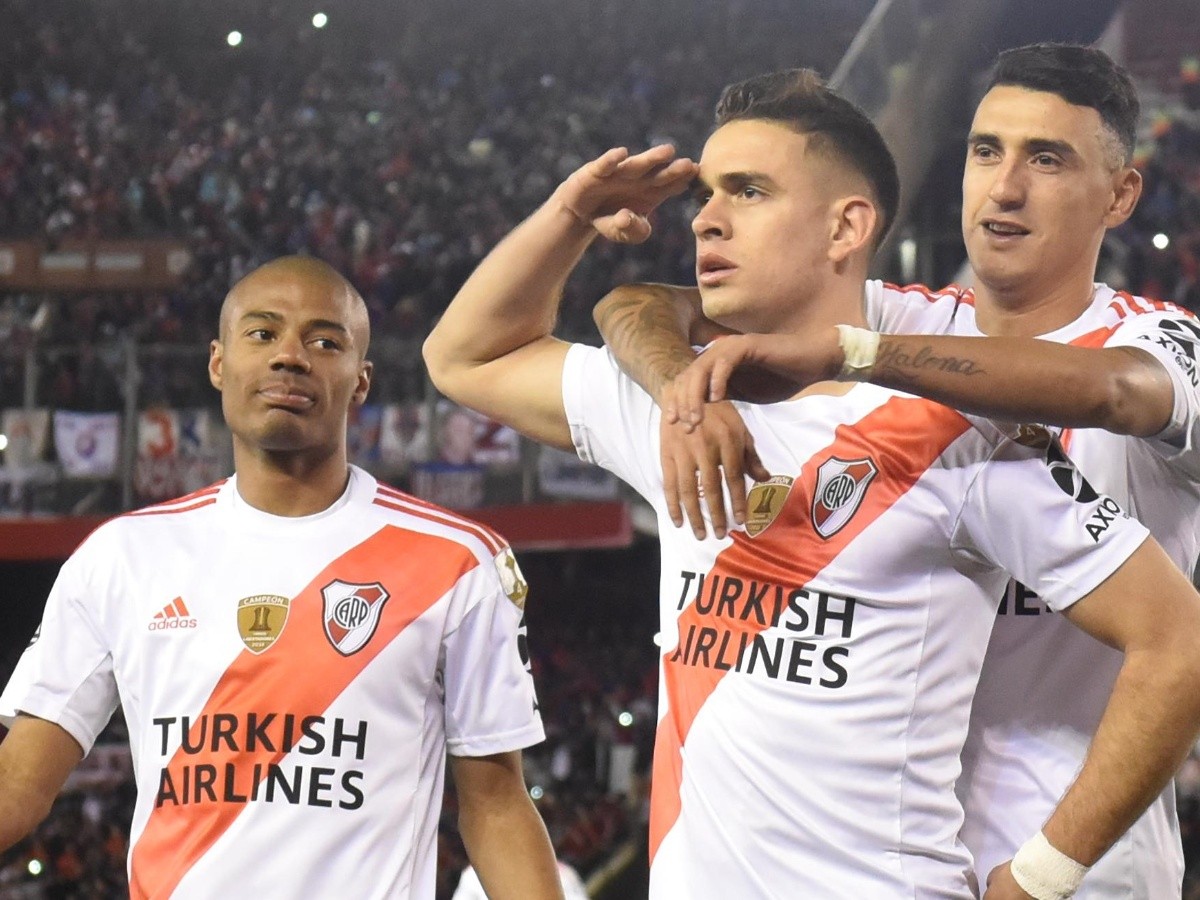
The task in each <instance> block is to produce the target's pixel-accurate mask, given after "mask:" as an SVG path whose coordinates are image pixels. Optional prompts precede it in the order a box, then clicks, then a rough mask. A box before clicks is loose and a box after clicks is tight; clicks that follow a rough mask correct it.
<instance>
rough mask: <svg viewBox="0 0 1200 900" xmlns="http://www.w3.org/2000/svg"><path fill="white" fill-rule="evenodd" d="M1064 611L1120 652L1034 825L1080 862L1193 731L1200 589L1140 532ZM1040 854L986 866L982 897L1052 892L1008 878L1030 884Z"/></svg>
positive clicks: (1198, 713)
mask: <svg viewBox="0 0 1200 900" xmlns="http://www.w3.org/2000/svg"><path fill="white" fill-rule="evenodd" d="M1065 614H1066V616H1067V617H1068V618H1069V619H1070V620H1071V621H1072V622H1073V623H1075V624H1076V625H1078V626H1080V627H1081V628H1083V629H1084V630H1085V631H1087V632H1088V633H1089V634H1091V635H1092V636H1093V637H1095V638H1097V639H1099V640H1101V641H1104V642H1105V643H1107V644H1109V645H1111V646H1113V647H1116V648H1117V649H1120V650H1122V651H1123V652H1124V654H1125V659H1124V662H1123V664H1122V666H1121V670H1120V672H1119V674H1118V676H1117V680H1116V683H1115V684H1114V686H1113V691H1112V695H1111V697H1110V698H1109V702H1108V706H1107V708H1106V710H1105V713H1104V717H1103V719H1102V720H1101V722H1100V727H1099V728H1098V730H1097V731H1096V735H1095V737H1094V738H1093V740H1092V745H1091V748H1090V749H1089V751H1088V755H1087V759H1086V760H1085V762H1084V765H1083V768H1082V769H1081V770H1080V773H1079V775H1078V777H1077V778H1076V780H1075V782H1074V784H1072V786H1071V787H1070V789H1068V791H1067V793H1066V794H1065V795H1064V796H1063V799H1062V800H1061V802H1060V803H1059V804H1058V807H1057V808H1056V809H1055V810H1054V812H1053V814H1052V815H1051V816H1050V818H1049V819H1048V820H1047V822H1046V824H1045V826H1044V827H1043V829H1042V835H1044V838H1045V840H1046V841H1047V842H1048V843H1049V845H1050V846H1051V847H1052V848H1053V851H1052V852H1051V853H1052V854H1053V852H1057V853H1059V854H1062V855H1063V856H1065V857H1067V858H1068V860H1067V861H1068V862H1070V861H1075V862H1076V863H1079V864H1081V866H1084V867H1086V866H1091V865H1092V864H1093V863H1095V862H1096V860H1098V859H1099V858H1100V857H1101V856H1102V855H1103V854H1104V852H1105V851H1106V850H1108V848H1109V847H1110V846H1112V844H1113V843H1114V842H1115V841H1116V840H1117V838H1119V837H1120V836H1121V835H1122V834H1124V833H1125V831H1126V830H1127V829H1128V828H1129V826H1130V825H1132V824H1133V822H1134V821H1135V820H1136V819H1137V818H1138V816H1140V815H1141V814H1142V812H1143V811H1144V810H1145V809H1146V807H1147V806H1148V805H1149V804H1150V802H1151V801H1152V800H1153V799H1154V797H1156V796H1158V794H1159V793H1160V792H1161V791H1162V790H1163V788H1165V787H1166V785H1167V782H1169V781H1170V779H1171V776H1172V775H1174V773H1175V771H1176V770H1177V769H1178V768H1179V766H1180V765H1181V764H1182V762H1183V760H1184V759H1185V758H1186V756H1187V754H1188V750H1189V749H1190V748H1191V746H1192V745H1193V744H1194V743H1195V740H1196V736H1197V733H1200V596H1198V595H1197V594H1196V591H1195V590H1194V589H1193V588H1192V586H1191V585H1190V584H1189V583H1188V581H1187V579H1186V578H1185V577H1184V576H1183V575H1182V574H1181V573H1180V572H1179V571H1178V569H1176V568H1175V566H1174V565H1173V564H1172V563H1171V561H1170V559H1169V558H1168V557H1167V555H1166V553H1164V552H1163V551H1162V549H1161V548H1159V546H1158V545H1157V544H1156V543H1155V542H1154V541H1152V540H1147V541H1146V542H1145V543H1144V544H1143V545H1142V546H1141V547H1140V548H1138V550H1136V551H1135V552H1134V553H1133V555H1132V556H1130V557H1129V559H1128V560H1127V561H1126V562H1125V564H1124V565H1123V566H1121V568H1120V569H1118V570H1117V571H1116V572H1114V573H1113V574H1112V575H1111V576H1110V577H1109V578H1108V579H1106V580H1105V581H1104V582H1103V583H1101V585H1100V586H1099V587H1097V588H1096V589H1095V590H1094V591H1092V592H1091V593H1090V594H1088V595H1087V596H1086V597H1084V598H1083V599H1081V600H1079V601H1078V602H1077V603H1075V604H1074V605H1073V606H1071V607H1069V608H1068V609H1067V610H1066V613H1065ZM1063 689H1064V690H1070V685H1064V686H1063ZM1045 858H1046V851H1045V848H1044V847H1042V849H1041V850H1040V851H1038V850H1033V849H1031V847H1030V845H1028V844H1027V845H1026V847H1023V848H1022V849H1021V850H1020V851H1019V852H1018V853H1017V856H1016V857H1015V859H1014V861H1013V862H1012V863H1011V864H1010V863H1005V864H1004V865H1002V866H999V867H997V868H996V869H995V870H994V871H993V872H992V874H991V876H990V877H989V888H988V891H987V893H986V894H985V900H1008V898H1024V897H1026V896H1035V897H1040V896H1058V895H1054V894H1049V893H1042V892H1035V891H1034V890H1029V891H1028V894H1026V893H1024V892H1022V891H1021V890H1020V888H1018V886H1017V884H1018V882H1017V881H1016V880H1014V870H1016V872H1017V876H1018V878H1019V879H1020V881H1021V882H1023V883H1024V884H1025V886H1026V888H1030V887H1032V886H1033V885H1034V884H1036V883H1037V880H1038V877H1037V876H1038V874H1039V873H1041V872H1044V871H1045V868H1044V864H1043V863H1042V862H1041V860H1044V859H1045ZM1060 862H1061V860H1060ZM1010 866H1011V868H1010Z"/></svg>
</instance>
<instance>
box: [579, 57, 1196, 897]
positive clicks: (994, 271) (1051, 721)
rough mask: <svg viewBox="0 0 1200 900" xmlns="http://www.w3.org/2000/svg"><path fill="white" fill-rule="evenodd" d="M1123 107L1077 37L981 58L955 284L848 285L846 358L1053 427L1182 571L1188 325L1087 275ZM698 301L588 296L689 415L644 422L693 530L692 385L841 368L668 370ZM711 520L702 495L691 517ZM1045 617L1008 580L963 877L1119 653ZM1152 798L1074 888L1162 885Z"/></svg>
mask: <svg viewBox="0 0 1200 900" xmlns="http://www.w3.org/2000/svg"><path fill="white" fill-rule="evenodd" d="M1137 119H1138V102H1137V96H1136V93H1135V90H1134V87H1133V84H1132V83H1131V82H1130V80H1129V78H1128V76H1127V75H1126V74H1125V73H1124V72H1123V71H1122V70H1121V69H1120V68H1119V67H1118V66H1116V65H1115V64H1114V63H1113V62H1112V60H1111V59H1109V58H1108V57H1107V56H1106V55H1105V54H1104V53H1102V52H1101V51H1099V50H1095V49H1091V48H1085V47H1076V46H1069V45H1065V46H1064V45H1032V46H1028V47H1021V48H1017V49H1014V50H1009V51H1006V52H1005V53H1003V54H1001V56H1000V58H999V60H998V62H997V64H996V67H995V69H994V71H993V74H992V77H991V80H990V84H989V89H988V90H987V92H986V95H985V96H984V97H983V99H982V101H981V102H980V104H979V107H978V109H977V111H976V113H975V118H974V122H973V124H972V127H971V132H970V136H969V138H968V146H967V161H966V169H965V174H964V180H963V218H962V228H963V238H964V242H965V244H966V248H967V253H968V256H969V258H970V263H971V267H972V269H973V271H974V275H975V279H974V281H975V286H974V288H973V289H963V288H960V287H958V286H954V285H952V286H950V287H948V288H945V289H943V290H940V291H929V290H927V289H925V288H923V287H920V286H911V287H895V286H893V285H885V284H882V283H880V282H873V281H872V282H867V284H866V291H865V297H866V309H867V312H866V318H867V320H868V322H870V324H871V326H872V327H873V328H876V329H881V330H883V331H885V332H892V333H889V334H883V335H882V336H881V337H880V338H879V339H878V350H877V352H876V355H875V358H874V361H873V363H872V364H871V365H870V366H869V368H866V369H860V370H859V371H857V372H854V373H850V375H851V377H854V378H858V379H862V380H869V381H871V382H872V383H875V384H879V385H884V386H889V387H893V388H898V389H902V390H905V391H909V392H912V393H915V394H919V395H921V396H925V397H930V398H933V399H937V400H941V401H943V402H946V403H948V404H950V405H952V406H955V407H957V408H959V409H963V410H967V411H969V412H972V413H976V414H981V415H989V416H996V417H999V418H1003V419H1006V420H1009V421H1018V422H1029V423H1033V422H1039V423H1046V424H1052V425H1057V426H1066V429H1067V430H1065V431H1063V432H1062V440H1063V443H1064V444H1065V446H1066V447H1067V449H1068V450H1069V451H1070V454H1071V457H1072V459H1073V460H1074V461H1075V462H1076V463H1078V465H1079V467H1080V469H1081V470H1082V471H1083V473H1084V474H1085V475H1086V476H1087V478H1088V480H1089V481H1090V482H1091V484H1092V485H1093V487H1095V488H1096V489H1097V490H1099V491H1101V492H1103V493H1105V494H1108V495H1109V496H1111V497H1113V498H1114V499H1115V500H1117V501H1118V502H1119V503H1120V504H1121V505H1122V506H1123V507H1124V508H1125V509H1127V510H1129V511H1130V512H1131V513H1132V514H1133V515H1135V516H1136V517H1137V518H1138V519H1140V520H1141V521H1142V523H1143V524H1145V525H1146V526H1147V528H1148V529H1149V530H1150V532H1151V533H1152V534H1153V535H1154V536H1155V538H1156V539H1157V540H1158V541H1159V543H1160V544H1162V546H1163V547H1164V549H1165V550H1166V551H1167V553H1168V555H1169V556H1170V557H1171V559H1172V560H1173V561H1174V562H1175V564H1176V565H1177V566H1178V567H1179V568H1180V569H1181V570H1182V571H1183V572H1184V573H1185V574H1191V573H1192V572H1193V571H1194V569H1195V567H1196V562H1197V556H1198V554H1200V390H1198V389H1197V384H1198V383H1200V373H1198V372H1197V356H1198V351H1200V322H1197V320H1196V318H1195V317H1194V316H1192V315H1191V314H1190V313H1188V312H1186V311H1184V310H1181V309H1179V308H1178V307H1175V306H1173V305H1172V304H1169V303H1161V302H1158V301H1154V300H1148V299H1145V298H1142V297H1135V296H1131V295H1129V294H1127V293H1123V292H1118V291H1114V290H1113V289H1111V288H1109V287H1107V286H1106V285H1103V284H1095V283H1093V278H1094V275H1095V271H1096V265H1097V260H1098V256H1099V252H1100V245H1101V242H1102V240H1103V237H1104V232H1105V230H1106V229H1108V228H1112V227H1115V226H1117V225H1119V224H1121V223H1122V222H1124V221H1125V220H1126V219H1127V218H1128V216H1129V215H1130V213H1131V212H1132V210H1133V208H1134V205H1135V204H1136V202H1137V200H1138V196H1139V193H1140V189H1141V179H1140V176H1139V175H1138V173H1137V171H1136V170H1135V169H1133V168H1132V167H1131V164H1130V160H1131V157H1132V152H1133V144H1134V137H1135V130H1136V125H1137ZM698 306H699V297H698V295H696V294H695V293H694V292H686V291H683V290H680V289H667V288H664V287H661V286H656V287H650V286H646V287H641V288H636V287H631V288H627V289H620V290H619V291H617V292H614V294H613V295H610V298H608V299H606V300H605V301H602V302H601V304H599V305H598V306H597V309H596V319H597V323H598V325H599V326H600V328H601V332H602V333H603V334H604V335H605V337H606V339H607V340H608V341H609V343H610V346H612V347H613V351H614V353H615V354H616V355H617V357H618V358H619V359H620V360H621V361H622V365H626V366H628V367H629V369H630V371H631V372H632V373H633V374H635V375H636V377H638V379H639V380H640V381H642V382H643V383H646V384H648V385H652V386H657V387H658V389H659V392H660V393H659V396H660V397H661V399H662V401H663V403H664V404H665V405H667V406H671V407H675V408H678V409H679V411H680V412H681V414H682V416H683V418H684V420H685V421H686V423H688V424H689V425H694V424H698V423H699V422H700V420H701V419H706V418H708V417H709V416H711V418H712V421H711V422H708V423H707V424H706V425H702V426H701V428H700V429H698V430H697V431H696V432H695V433H694V434H692V435H684V434H683V432H682V430H680V429H675V428H672V427H668V428H665V429H664V431H663V447H664V452H663V455H664V460H666V461H667V465H668V466H669V467H670V468H671V470H672V471H673V472H675V471H677V472H678V477H677V478H669V479H668V480H667V485H668V487H672V488H676V489H677V490H678V491H679V492H680V493H682V494H687V493H688V492H689V491H690V496H686V497H685V499H684V501H683V503H682V506H683V508H684V509H686V510H687V512H688V518H689V519H690V520H691V521H692V522H693V523H694V524H697V525H699V527H704V525H703V522H702V517H701V510H700V503H699V498H698V497H697V496H696V494H695V485H696V478H695V470H696V466H695V465H694V464H693V461H695V460H701V461H703V460H711V462H710V463H709V464H708V465H707V471H706V472H705V474H704V475H703V476H702V479H701V481H702V483H704V484H705V485H706V488H708V490H707V493H708V496H709V497H710V498H713V499H719V498H720V495H721V491H720V485H721V484H722V483H723V481H724V482H727V483H732V484H733V485H735V486H736V487H737V488H739V489H740V488H741V474H740V469H741V466H740V464H739V455H740V453H741V451H742V448H743V447H744V443H742V442H743V441H744V440H745V438H744V436H743V435H744V434H745V432H744V429H742V427H741V426H740V425H739V424H738V421H737V419H736V413H735V412H733V410H732V408H731V407H729V405H728V404H716V405H713V404H708V405H705V402H704V401H706V400H707V399H708V398H709V397H710V396H713V393H712V389H713V388H714V387H715V388H716V395H717V396H719V395H721V394H722V393H723V391H724V383H725V379H726V375H727V374H728V373H729V372H731V371H732V370H733V369H734V368H736V367H739V366H742V365H746V364H758V365H765V366H767V367H769V368H770V369H772V370H773V371H774V372H776V373H777V374H780V375H783V376H786V378H787V379H788V380H789V382H790V383H791V384H792V387H793V388H794V389H798V388H799V387H803V386H804V385H806V384H808V383H810V382H813V381H818V380H821V379H825V378H834V377H842V376H841V369H842V368H843V366H844V364H845V358H846V354H845V352H844V350H843V349H842V347H841V346H840V344H839V332H838V331H836V330H835V329H833V328H827V329H824V330H820V331H813V332H811V333H808V334H805V335H788V336H785V337H780V336H754V337H750V338H746V339H743V338H740V337H730V338H728V339H726V340H722V341H720V342H719V344H718V346H717V347H716V348H715V351H716V352H715V355H714V356H711V357H709V359H708V361H707V362H706V364H705V366H704V367H703V368H701V369H698V370H695V371H693V372H691V373H689V378H688V379H687V381H686V385H685V382H683V381H681V382H680V383H679V385H677V386H672V385H671V383H670V379H671V377H672V376H673V375H674V374H675V373H676V372H678V371H680V370H681V369H682V368H683V367H684V366H686V365H687V364H688V363H689V362H690V360H691V359H692V358H693V357H694V353H693V352H692V351H691V350H690V344H689V341H688V336H687V332H688V331H693V332H694V333H693V334H692V337H693V338H700V339H706V338H708V337H710V336H711V335H713V334H715V333H717V331H716V330H715V326H714V325H713V324H712V323H707V322H703V321H701V320H700V318H699V317H700V313H699V311H698ZM635 324H636V328H635V327H631V326H632V325H635ZM722 331H723V330H722ZM906 332H925V333H926V334H927V335H930V336H919V335H914V334H911V333H906ZM984 334H987V335H996V337H991V338H987V339H981V338H980V337H978V336H979V335H984ZM932 335H946V336H944V337H943V336H937V337H934V336H932ZM958 336H963V337H958ZM1034 336H1037V337H1039V338H1041V340H1040V341H1034V340H1031V338H1032V337H1034ZM862 337H863V339H865V340H869V341H873V340H874V339H873V338H872V337H871V336H869V335H866V336H862ZM1085 348H1103V349H1085ZM709 374H714V375H715V376H716V377H715V381H716V384H715V385H714V384H712V383H711V380H710V379H709V378H708V375H709ZM1102 429H1106V430H1102ZM718 461H719V462H720V463H723V464H724V465H725V470H724V471H723V472H721V471H718V470H717V468H716V464H717V462H718ZM741 493H742V496H744V490H743V491H741ZM733 494H734V497H735V499H739V498H738V491H737V490H734V491H733ZM743 502H744V501H743ZM1010 502H1013V503H1020V502H1021V499H1020V497H1019V496H1014V498H1012V500H1011V501H1010ZM718 506H719V504H718ZM676 515H677V519H676V521H677V522H679V521H682V517H681V516H680V514H679V512H678V511H677V512H676ZM741 515H743V516H744V513H743V514H741ZM723 516H724V510H723V509H717V510H716V511H715V512H714V513H712V514H711V520H712V521H713V522H714V524H719V523H721V522H722V521H723ZM1047 612H1048V610H1047V609H1046V607H1045V605H1044V604H1042V603H1041V602H1039V600H1038V598H1037V596H1036V595H1035V594H1033V592H1032V591H1030V590H1029V589H1028V588H1027V587H1024V586H1022V585H1020V584H1017V583H1012V584H1010V585H1009V587H1008V589H1007V592H1006V595H1005V597H1004V599H1003V600H1002V602H1001V606H1000V615H999V617H998V619H997V622H996V627H995V630H994V632H993V636H992V639H991V643H990V645H989V648H988V655H987V658H986V660H985V662H984V667H983V673H982V676H981V679H980V686H979V690H978V692H977V694H976V698H975V702H974V706H973V708H972V714H971V729H970V733H969V736H968V739H967V743H966V747H965V751H964V757H963V763H964V774H963V777H962V779H961V780H960V782H959V786H958V790H959V794H960V796H961V797H962V800H963V803H964V806H965V811H966V820H965V824H964V828H963V840H964V841H965V843H966V844H967V846H968V848H970V849H971V851H972V852H973V854H974V855H975V858H976V865H977V870H978V872H979V876H980V879H981V880H982V879H984V878H985V877H986V876H987V874H988V873H989V872H990V871H991V869H992V868H993V867H994V866H996V865H997V864H999V863H1001V862H1003V861H1004V860H1006V859H1008V858H1009V857H1010V856H1012V854H1013V853H1014V852H1015V851H1016V849H1017V847H1018V846H1019V845H1020V843H1021V841H1023V840H1024V839H1025V837H1026V836H1027V835H1028V833H1029V832H1030V830H1032V829H1036V828H1037V827H1039V826H1040V825H1041V823H1042V822H1043V821H1044V820H1045V818H1046V817H1047V816H1048V815H1049V813H1050V811H1051V810H1052V809H1053V807H1054V804H1055V803H1056V802H1057V801H1058V799H1059V797H1060V796H1061V795H1062V793H1063V792H1064V791H1065V790H1066V788H1067V786H1068V785H1069V784H1070V783H1071V781H1072V779H1073V778H1074V777H1075V774H1076V772H1077V771H1078V770H1079V766H1080V765H1081V763H1082V762H1083V759H1084V757H1085V754H1086V752H1087V747H1088V743H1089V741H1090V740H1091V737H1092V735H1093V734H1094V733H1095V732H1096V728H1097V726H1098V725H1099V722H1100V720H1101V715H1102V713H1103V710H1104V705H1105V702H1106V700H1107V698H1108V694H1109V691H1110V690H1111V686H1112V684H1113V681H1114V679H1115V678H1116V674H1117V671H1118V669H1119V667H1120V663H1121V657H1120V654H1119V653H1117V652H1116V651H1114V650H1112V649H1111V648H1109V647H1106V646H1104V645H1103V644H1101V643H1100V642H1098V641H1096V640H1093V639H1092V638H1090V637H1088V636H1087V635H1085V634H1083V633H1081V632H1080V631H1079V630H1078V629H1075V628H1073V627H1071V625H1070V624H1069V623H1067V622H1065V621H1063V619H1062V617H1060V616H1054V615H1047ZM1174 800H1175V798H1174V792H1173V790H1172V788H1171V787H1169V786H1168V787H1166V788H1165V789H1164V790H1163V792H1162V793H1161V795H1160V796H1159V797H1158V798H1157V799H1156V800H1155V801H1154V803H1153V804H1152V805H1151V806H1150V808H1149V809H1148V810H1147V812H1146V814H1145V815H1143V816H1142V817H1141V819H1139V821H1138V822H1137V823H1136V824H1135V825H1134V826H1133V827H1132V828H1130V830H1129V831H1128V832H1127V833H1126V834H1125V835H1124V836H1123V837H1122V838H1121V840H1120V841H1119V842H1118V843H1117V844H1116V845H1115V846H1114V847H1113V848H1112V849H1111V850H1109V851H1108V853H1106V854H1105V855H1104V857H1103V858H1102V859H1101V860H1100V861H1099V863H1097V865H1096V866H1095V867H1093V869H1092V871H1091V872H1090V873H1089V874H1088V875H1087V877H1086V878H1085V879H1084V880H1083V883H1082V885H1081V887H1080V889H1079V892H1078V895H1077V896H1079V897H1082V898H1097V900H1099V898H1103V900H1160V898H1170V897H1176V898H1178V897H1179V896H1180V893H1181V885H1182V880H1183V854H1182V848H1181V844H1180V835H1179V826H1178V820H1177V817H1176V813H1175V802H1174Z"/></svg>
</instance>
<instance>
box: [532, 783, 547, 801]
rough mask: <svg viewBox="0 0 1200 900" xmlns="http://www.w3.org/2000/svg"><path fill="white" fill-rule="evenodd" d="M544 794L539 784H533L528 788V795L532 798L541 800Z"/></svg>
mask: <svg viewBox="0 0 1200 900" xmlns="http://www.w3.org/2000/svg"><path fill="white" fill-rule="evenodd" d="M545 795H546V792H545V791H544V790H543V789H542V786H541V785H540V784H535V785H534V786H533V787H531V788H530V789H529V796H530V798H531V799H533V800H541V799H542V797H544V796H545Z"/></svg>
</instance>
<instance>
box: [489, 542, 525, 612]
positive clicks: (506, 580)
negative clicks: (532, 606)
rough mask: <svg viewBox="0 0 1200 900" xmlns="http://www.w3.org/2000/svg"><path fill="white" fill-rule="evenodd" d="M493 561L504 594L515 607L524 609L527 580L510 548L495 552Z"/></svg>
mask: <svg viewBox="0 0 1200 900" xmlns="http://www.w3.org/2000/svg"><path fill="white" fill-rule="evenodd" d="M495 562H496V573H497V574H498V575H499V576H500V586H501V587H502V588H504V595H505V596H506V597H508V599H509V600H511V601H512V602H513V605H514V606H516V607H517V609H524V608H525V598H526V596H528V594H529V582H527V581H526V580H525V576H524V575H522V574H521V567H520V566H519V565H517V558H516V557H515V556H514V555H513V552H512V549H511V548H509V547H505V548H504V549H503V550H501V551H500V552H499V553H497V554H496V560H495Z"/></svg>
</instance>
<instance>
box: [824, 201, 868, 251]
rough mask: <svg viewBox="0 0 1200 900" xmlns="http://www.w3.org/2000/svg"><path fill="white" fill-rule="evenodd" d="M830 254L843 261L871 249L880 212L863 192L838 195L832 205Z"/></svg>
mask: <svg viewBox="0 0 1200 900" xmlns="http://www.w3.org/2000/svg"><path fill="white" fill-rule="evenodd" d="M830 213H831V214H830V227H829V258H830V259H831V260H832V261H833V262H834V263H835V264H841V263H843V262H845V261H846V260H848V259H849V258H850V257H851V256H853V255H854V254H856V253H858V252H860V251H862V250H864V249H866V250H868V251H869V250H870V248H871V242H872V240H873V239H874V236H875V225H876V223H877V222H878V221H879V213H878V212H877V211H876V209H875V204H874V203H872V202H871V201H870V200H869V199H868V198H867V197H864V196H862V195H861V194H851V195H850V196H847V197H839V198H838V199H837V200H835V201H834V202H833V205H832V207H831V209H830Z"/></svg>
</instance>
